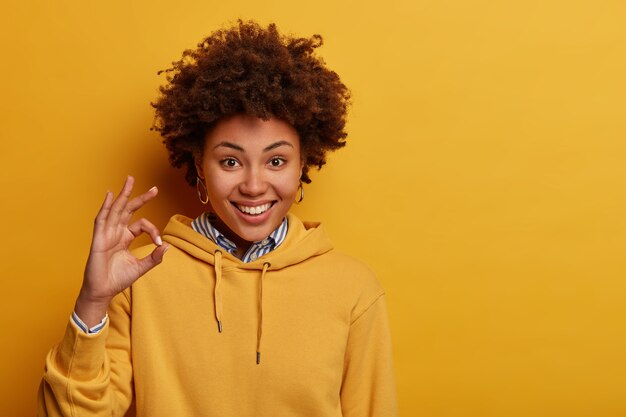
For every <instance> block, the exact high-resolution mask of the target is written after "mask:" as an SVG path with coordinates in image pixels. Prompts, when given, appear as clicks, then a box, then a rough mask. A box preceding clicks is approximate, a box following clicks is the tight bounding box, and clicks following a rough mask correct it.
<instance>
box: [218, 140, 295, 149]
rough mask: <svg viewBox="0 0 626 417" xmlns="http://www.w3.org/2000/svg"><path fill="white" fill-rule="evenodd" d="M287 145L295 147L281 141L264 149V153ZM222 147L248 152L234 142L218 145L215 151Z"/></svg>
mask: <svg viewBox="0 0 626 417" xmlns="http://www.w3.org/2000/svg"><path fill="white" fill-rule="evenodd" d="M285 145H286V146H291V147H292V148H293V145H292V144H291V143H289V142H287V141H286V140H279V141H278V142H274V143H272V144H271V145H269V146H266V147H265V148H264V149H263V152H269V151H271V150H273V149H276V148H278V147H280V146H285ZM220 146H223V147H225V148H230V149H235V150H237V151H241V152H245V151H246V150H245V149H244V148H242V147H241V146H239V145H237V144H234V143H232V142H226V141H224V142H220V143H218V144H217V145H215V146H214V147H213V149H217V148H219V147H220Z"/></svg>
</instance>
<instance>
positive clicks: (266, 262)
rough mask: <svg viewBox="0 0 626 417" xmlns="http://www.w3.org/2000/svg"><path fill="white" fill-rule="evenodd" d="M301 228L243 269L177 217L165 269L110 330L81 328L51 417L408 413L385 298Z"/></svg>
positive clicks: (68, 348)
mask: <svg viewBox="0 0 626 417" xmlns="http://www.w3.org/2000/svg"><path fill="white" fill-rule="evenodd" d="M288 221H289V232H288V234H287V237H286V239H285V241H284V242H283V243H282V245H280V246H279V247H278V248H277V249H276V250H274V251H272V252H270V253H268V254H266V255H264V256H262V257H260V258H259V259H257V260H256V261H254V262H250V263H243V262H241V261H240V260H239V259H237V258H235V257H233V256H232V255H230V254H229V253H227V252H226V251H223V250H221V249H220V248H219V247H218V246H217V245H215V244H214V243H213V242H212V241H211V240H209V239H207V238H206V237H204V236H202V235H200V234H199V233H196V232H195V231H193V230H192V229H191V227H190V223H191V220H190V219H188V218H186V217H184V216H180V215H179V216H174V217H172V219H171V220H170V222H169V223H168V225H167V226H166V228H165V230H164V233H163V240H164V241H166V242H169V243H170V244H171V246H172V247H171V248H170V250H169V251H168V252H167V254H166V256H165V258H164V260H163V263H162V264H161V265H159V266H157V267H156V268H154V269H153V270H152V271H150V272H149V273H147V274H146V275H145V276H143V277H142V278H140V279H139V280H138V281H137V282H136V283H135V284H133V286H132V287H131V288H129V289H128V290H126V291H124V292H123V293H122V294H120V295H118V296H117V297H116V298H115V299H114V301H113V302H112V303H111V306H110V308H109V321H108V323H107V325H106V326H105V328H104V329H103V330H102V331H101V332H100V333H98V334H96V335H88V334H85V333H83V332H82V331H81V330H80V329H79V328H78V327H76V326H75V325H74V324H73V322H72V321H70V323H69V324H68V327H67V330H66V333H65V336H64V338H63V340H62V342H61V343H60V344H59V345H58V346H56V347H55V348H53V349H52V350H51V351H50V353H49V354H48V357H47V359H46V368H45V374H44V379H43V381H42V384H41V387H40V391H39V414H40V415H41V416H45V415H49V416H124V415H125V413H126V411H127V410H128V409H129V408H130V410H131V412H132V411H133V409H136V415H137V416H139V417H143V416H145V417H161V416H163V417H179V416H180V417H187V416H189V417H204V416H207V417H208V416H220V417H230V416H242V417H265V416H267V417H281V416H285V417H286V416H320V417H322V416H323V417H335V416H337V417H338V416H344V417H348V416H350V417H352V416H359V417H365V416H395V415H397V411H396V400H395V384H394V376H393V365H392V358H391V344H390V336H389V328H388V324H387V317H386V309H385V302H384V292H383V290H382V289H381V287H380V285H379V284H378V282H377V281H376V278H375V277H374V275H373V274H372V272H371V271H370V270H369V269H368V268H367V267H366V266H364V265H363V264H361V263H360V262H358V261H356V260H354V259H353V258H350V257H348V256H345V255H343V254H341V253H339V252H338V251H336V250H334V249H333V247H332V244H331V243H330V240H329V239H328V237H327V235H326V233H325V232H324V229H323V227H322V226H319V225H314V224H303V223H302V222H300V220H298V219H297V218H296V217H295V216H293V215H291V214H290V215H288ZM151 250H152V247H150V246H147V247H143V248H140V249H138V250H137V251H136V255H137V256H145V255H146V254H148V253H149V252H150V251H151ZM220 330H221V331H220Z"/></svg>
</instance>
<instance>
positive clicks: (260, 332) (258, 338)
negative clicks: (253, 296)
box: [256, 262, 272, 365]
mask: <svg viewBox="0 0 626 417" xmlns="http://www.w3.org/2000/svg"><path fill="white" fill-rule="evenodd" d="M270 266H272V265H271V264H270V263H269V262H265V263H264V264H263V272H261V279H260V280H259V324H258V329H257V336H256V364H257V365H259V364H260V363H261V336H262V335H263V279H264V278H265V273H266V272H267V270H268V269H269V267H270Z"/></svg>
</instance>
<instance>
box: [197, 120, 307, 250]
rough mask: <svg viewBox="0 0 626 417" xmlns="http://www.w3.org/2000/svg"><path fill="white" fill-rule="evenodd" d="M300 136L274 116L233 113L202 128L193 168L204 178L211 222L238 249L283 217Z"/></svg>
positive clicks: (293, 187) (291, 195) (291, 194)
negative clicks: (201, 149)
mask: <svg viewBox="0 0 626 417" xmlns="http://www.w3.org/2000/svg"><path fill="white" fill-rule="evenodd" d="M302 166H303V165H302V158H301V155H300V139H299V137H298V133H297V132H296V130H295V129H294V128H293V127H292V126H291V125H290V124H289V123H287V122H284V121H282V120H278V119H270V120H267V121H264V120H262V119H259V118H257V117H254V116H248V115H236V116H232V117H229V118H226V119H223V120H220V121H219V122H218V123H217V124H216V125H215V127H214V128H213V129H212V130H211V131H209V132H208V134H207V135H206V137H205V142H204V152H203V154H202V160H200V161H196V169H197V171H198V175H199V177H200V178H201V180H202V181H204V183H205V184H206V189H207V194H208V197H209V204H210V205H211V208H212V211H213V212H214V213H215V214H216V215H217V217H218V224H216V227H217V228H218V229H219V231H220V232H222V233H224V234H225V235H226V237H228V238H229V239H230V240H232V241H233V242H234V243H235V244H236V245H237V247H238V248H239V249H240V250H246V249H247V248H248V247H249V246H250V244H251V243H252V242H256V241H259V240H262V239H264V238H266V237H267V236H268V235H269V234H270V233H272V232H273V231H274V229H276V228H277V227H278V225H280V223H281V222H282V221H283V218H284V217H285V215H286V214H287V211H289V208H290V207H291V205H292V204H293V202H294V199H295V196H296V194H297V192H298V186H299V183H300V176H301V174H302Z"/></svg>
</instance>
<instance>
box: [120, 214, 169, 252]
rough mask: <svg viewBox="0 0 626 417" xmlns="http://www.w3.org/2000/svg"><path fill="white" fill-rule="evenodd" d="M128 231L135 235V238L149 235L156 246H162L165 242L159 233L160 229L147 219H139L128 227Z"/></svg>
mask: <svg viewBox="0 0 626 417" xmlns="http://www.w3.org/2000/svg"><path fill="white" fill-rule="evenodd" d="M128 230H130V232H131V233H132V234H133V236H135V237H137V236H139V235H140V234H142V233H147V234H149V235H150V237H151V238H152V242H154V244H155V245H157V246H161V245H162V244H163V241H162V240H161V235H160V233H159V229H157V227H156V226H155V225H153V224H152V223H150V222H149V221H148V220H146V219H139V220H137V221H136V222H134V223H133V224H131V225H130V226H128Z"/></svg>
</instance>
